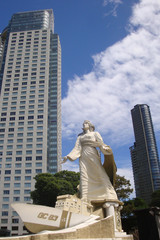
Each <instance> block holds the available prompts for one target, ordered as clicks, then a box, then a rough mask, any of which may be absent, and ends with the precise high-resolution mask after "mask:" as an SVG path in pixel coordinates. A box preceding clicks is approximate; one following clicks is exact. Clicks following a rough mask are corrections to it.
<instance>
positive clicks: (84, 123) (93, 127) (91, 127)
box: [83, 120, 95, 132]
mask: <svg viewBox="0 0 160 240" xmlns="http://www.w3.org/2000/svg"><path fill="white" fill-rule="evenodd" d="M84 125H88V126H89V130H90V132H94V130H95V126H94V125H93V124H92V123H91V122H90V121H89V120H85V121H84V122H83V132H85V129H84Z"/></svg>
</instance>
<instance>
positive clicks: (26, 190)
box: [24, 176, 31, 194]
mask: <svg viewBox="0 0 160 240" xmlns="http://www.w3.org/2000/svg"><path fill="white" fill-rule="evenodd" d="M26 177H29V176H26ZM30 192H31V191H30V190H29V189H25V190H24V194H30Z"/></svg>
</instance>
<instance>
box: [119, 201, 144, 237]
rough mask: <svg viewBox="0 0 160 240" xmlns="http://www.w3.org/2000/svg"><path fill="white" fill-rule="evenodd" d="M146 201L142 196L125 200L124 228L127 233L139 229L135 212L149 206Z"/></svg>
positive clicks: (122, 212) (122, 214) (122, 213)
mask: <svg viewBox="0 0 160 240" xmlns="http://www.w3.org/2000/svg"><path fill="white" fill-rule="evenodd" d="M147 207H148V206H147V204H146V202H145V201H144V200H143V199H141V198H133V199H132V200H127V201H124V206H123V209H122V211H121V217H122V226H123V230H124V231H125V232H127V233H131V232H134V231H133V230H134V229H137V228H138V227H137V219H136V216H135V214H134V211H135V210H138V209H144V208H147Z"/></svg>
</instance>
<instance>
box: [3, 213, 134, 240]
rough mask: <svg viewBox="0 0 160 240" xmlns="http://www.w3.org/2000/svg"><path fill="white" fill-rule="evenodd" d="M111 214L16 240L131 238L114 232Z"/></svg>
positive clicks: (116, 239)
mask: <svg viewBox="0 0 160 240" xmlns="http://www.w3.org/2000/svg"><path fill="white" fill-rule="evenodd" d="M113 226H114V219H113V216H111V217H107V218H105V219H101V220H95V222H94V223H93V221H92V222H91V223H90V222H89V221H88V222H86V223H84V224H83V223H82V224H81V225H79V226H78V227H76V226H75V227H72V228H68V229H62V230H58V231H43V232H41V233H38V234H35V235H28V236H20V237H16V240H52V239H53V240H54V239H56V240H61V239H72V240H80V239H81V240H85V239H90V240H94V239H95V240H133V236H132V235H127V234H126V233H120V232H117V233H116V232H115V230H114V227H113ZM1 240H15V237H13V238H12V237H9V238H7V237H5V238H1Z"/></svg>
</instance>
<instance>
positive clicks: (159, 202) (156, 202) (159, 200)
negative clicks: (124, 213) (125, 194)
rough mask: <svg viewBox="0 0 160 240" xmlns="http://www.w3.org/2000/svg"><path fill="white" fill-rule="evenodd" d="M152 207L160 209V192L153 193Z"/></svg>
mask: <svg viewBox="0 0 160 240" xmlns="http://www.w3.org/2000/svg"><path fill="white" fill-rule="evenodd" d="M150 206H151V207H160V190H157V191H155V192H153V193H152V199H151V203H150Z"/></svg>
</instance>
